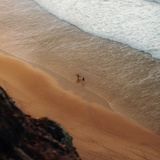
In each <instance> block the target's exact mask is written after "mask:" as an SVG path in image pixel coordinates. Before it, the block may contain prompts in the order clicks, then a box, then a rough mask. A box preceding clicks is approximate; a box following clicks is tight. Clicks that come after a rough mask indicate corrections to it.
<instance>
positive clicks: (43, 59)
mask: <svg viewBox="0 0 160 160" xmlns="http://www.w3.org/2000/svg"><path fill="white" fill-rule="evenodd" d="M0 35H1V36H0V42H1V43H0V49H1V50H3V51H5V52H8V53H9V54H12V55H14V56H16V57H18V58H21V59H24V60H26V61H28V62H32V63H35V64H39V65H41V66H44V67H45V68H47V69H49V70H51V71H55V72H57V73H59V74H60V75H62V76H63V77H65V78H67V79H68V80H69V81H70V82H71V83H74V82H75V79H76V74H77V73H79V74H80V75H81V76H82V77H85V80H86V84H85V87H86V88H87V89H89V90H92V91H93V92H96V93H97V94H99V95H100V96H102V97H103V98H105V99H107V101H109V103H110V105H111V107H112V108H113V109H114V110H115V111H116V112H120V113H121V114H124V115H125V116H127V117H129V118H131V119H133V120H135V121H136V122H138V123H140V124H141V125H143V126H145V127H147V128H149V129H151V130H153V131H154V132H156V133H160V99H159V97H160V62H159V60H156V59H153V58H152V57H151V56H150V55H149V54H147V53H144V52H141V51H138V50H136V49H133V48H131V47H129V46H127V45H124V44H121V43H118V42H114V41H110V40H107V39H103V38H99V37H96V36H94V35H91V34H88V33H85V32H83V31H81V30H80V29H78V28H76V27H75V26H72V25H70V24H68V23H67V22H64V21H61V20H59V19H58V18H56V17H55V16H53V15H52V14H50V13H48V12H47V11H45V10H44V9H43V8H41V7H40V6H38V5H37V4H36V3H34V2H33V1H32V0H12V1H7V2H6V1H5V0H3V1H2V2H1V4H0Z"/></svg>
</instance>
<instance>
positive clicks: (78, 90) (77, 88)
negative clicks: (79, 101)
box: [0, 50, 116, 112]
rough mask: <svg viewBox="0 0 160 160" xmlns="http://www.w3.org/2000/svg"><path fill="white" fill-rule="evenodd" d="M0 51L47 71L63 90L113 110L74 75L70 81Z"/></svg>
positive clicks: (102, 98)
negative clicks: (77, 81)
mask: <svg viewBox="0 0 160 160" xmlns="http://www.w3.org/2000/svg"><path fill="white" fill-rule="evenodd" d="M0 52H1V53H2V54H4V55H7V56H10V57H13V58H16V59H19V60H21V61H24V62H26V63H29V64H30V65H31V66H32V67H33V68H36V69H39V70H41V71H43V72H45V73H47V74H48V75H50V76H51V77H52V78H53V79H55V80H56V81H57V83H58V84H59V85H60V87H62V88H63V89H64V90H66V91H70V92H73V93H74V94H76V95H77V96H80V97H81V98H83V99H84V100H86V101H88V102H90V103H95V104H99V105H103V106H104V107H106V108H107V109H109V110H112V111H114V110H113V108H112V107H111V105H110V104H109V102H108V100H107V99H105V98H104V97H102V96H101V95H98V94H97V93H96V92H94V91H92V90H90V89H88V88H86V87H85V86H81V85H80V84H76V75H75V81H70V80H68V79H67V78H66V77H63V76H62V75H61V74H60V73H57V72H56V71H52V70H49V69H48V68H45V67H44V66H41V65H39V64H35V63H32V62H29V61H26V60H24V59H20V58H19V57H16V56H14V55H11V54H9V53H7V52H5V51H3V50H0ZM108 106H109V107H108ZM114 112H116V111H114Z"/></svg>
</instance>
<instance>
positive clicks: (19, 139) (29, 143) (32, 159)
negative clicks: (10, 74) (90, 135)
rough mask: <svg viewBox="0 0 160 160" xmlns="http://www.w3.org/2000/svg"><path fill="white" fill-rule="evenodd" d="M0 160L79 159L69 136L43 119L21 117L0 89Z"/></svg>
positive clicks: (51, 122) (11, 100)
mask: <svg viewBox="0 0 160 160" xmlns="http://www.w3.org/2000/svg"><path fill="white" fill-rule="evenodd" d="M0 159H1V160H8V159H10V160H80V157H79V155H78V153H77V151H76V148H75V147H74V146H73V144H72V137H71V136H70V135H69V134H68V133H67V132H66V131H65V130H64V129H63V128H62V126H61V125H60V124H58V123H56V122H54V121H52V120H50V119H48V118H47V117H43V118H40V119H35V118H32V117H31V116H29V115H26V114H24V113H23V112H22V111H21V110H20V109H19V108H18V107H17V106H16V105H15V102H14V100H13V99H12V98H10V97H9V96H8V94H7V93H6V91H5V90H4V89H3V88H2V87H0Z"/></svg>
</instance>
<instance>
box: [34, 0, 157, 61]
mask: <svg viewBox="0 0 160 160" xmlns="http://www.w3.org/2000/svg"><path fill="white" fill-rule="evenodd" d="M35 1H36V2H37V3H38V4H40V5H41V6H42V7H44V8H45V9H46V10H47V11H49V12H51V13H53V14H54V15H56V16H58V17H59V18H60V19H63V20H66V21H68V22H70V23H72V24H74V25H76V26H78V27H79V28H81V29H82V30H84V31H86V32H89V33H92V34H94V35H97V36H100V37H103V38H107V39H111V40H114V41H118V42H122V43H124V44H128V45H130V46H131V47H133V48H137V49H139V50H143V51H145V52H148V53H150V54H151V55H152V56H153V57H155V58H158V59H160V29H159V28H160V5H159V3H155V2H160V1H159V0H158V1H146V0H123V1H120V0H119V1H118V0H88V1H84V0H80V1H79V0H54V1H51V0H35Z"/></svg>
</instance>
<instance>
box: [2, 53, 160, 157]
mask: <svg viewBox="0 0 160 160" xmlns="http://www.w3.org/2000/svg"><path fill="white" fill-rule="evenodd" d="M64 83H65V82H64ZM0 85H1V86H2V87H4V89H6V91H7V92H8V93H9V95H10V96H12V97H13V98H14V100H15V101H16V104H17V105H18V106H19V107H21V109H22V110H23V111H24V112H25V113H27V114H31V115H32V116H34V117H40V116H48V117H49V118H51V119H53V120H56V121H57V122H59V123H60V124H62V126H63V127H64V128H65V129H66V130H67V131H68V132H69V133H70V134H71V135H72V136H73V143H74V145H75V147H76V148H77V150H78V152H79V153H80V156H81V157H82V159H83V160H91V159H94V160H107V159H108V160H112V159H114V160H125V159H126V160H129V159H133V160H141V159H145V160H146V159H149V160H159V158H160V137H159V136H156V135H154V134H153V133H152V132H150V131H149V130H147V129H145V128H142V127H140V126H138V125H137V124H136V123H134V122H132V121H130V120H128V119H126V118H124V117H122V116H120V115H118V114H117V113H114V112H112V111H109V110H108V109H106V108H105V107H103V106H100V105H97V104H93V103H89V102H86V101H84V100H83V99H82V98H80V97H78V96H75V95H74V94H73V93H72V92H69V91H65V90H63V89H62V88H61V87H59V85H58V83H57V82H56V81H55V80H54V79H53V78H52V77H50V76H49V75H47V74H46V73H43V72H42V71H40V70H38V69H35V68H33V67H31V66H30V65H29V64H27V63H25V62H22V61H20V60H18V59H15V58H12V57H9V56H5V55H3V54H0ZM64 85H65V84H64ZM83 92H85V89H83ZM94 98H95V97H94Z"/></svg>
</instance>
